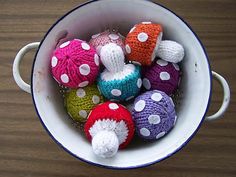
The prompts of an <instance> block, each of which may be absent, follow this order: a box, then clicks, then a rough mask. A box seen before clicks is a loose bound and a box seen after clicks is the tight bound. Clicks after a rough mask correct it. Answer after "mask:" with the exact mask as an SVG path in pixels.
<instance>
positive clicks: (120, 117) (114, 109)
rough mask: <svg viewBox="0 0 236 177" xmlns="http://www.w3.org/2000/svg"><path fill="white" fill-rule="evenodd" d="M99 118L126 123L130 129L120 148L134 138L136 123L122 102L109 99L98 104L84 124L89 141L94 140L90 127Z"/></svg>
mask: <svg viewBox="0 0 236 177" xmlns="http://www.w3.org/2000/svg"><path fill="white" fill-rule="evenodd" d="M98 120H101V121H102V120H114V121H115V122H117V123H119V122H121V121H123V122H124V123H125V124H126V127H127V129H128V135H127V137H126V139H125V141H124V142H123V143H121V144H120V146H119V148H120V149H121V148H124V147H126V146H127V145H128V144H129V142H130V141H131V140H132V138H133V135H134V123H133V120H132V116H131V113H130V112H129V111H128V110H127V109H126V108H125V107H124V106H122V105H121V104H117V103H113V102H110V101H108V102H105V103H102V104H100V105H98V106H96V107H95V108H94V109H93V110H92V111H91V113H90V115H89V117H88V120H87V122H86V123H85V126H84V131H85V134H86V136H87V138H88V140H89V141H91V140H92V136H91V134H90V128H91V127H92V126H93V125H94V124H95V122H96V121H98Z"/></svg>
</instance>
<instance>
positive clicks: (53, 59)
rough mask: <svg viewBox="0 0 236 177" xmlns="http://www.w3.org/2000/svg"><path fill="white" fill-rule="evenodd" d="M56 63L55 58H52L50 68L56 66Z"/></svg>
mask: <svg viewBox="0 0 236 177" xmlns="http://www.w3.org/2000/svg"><path fill="white" fill-rule="evenodd" d="M57 62H58V59H57V57H55V56H53V57H52V61H51V65H52V67H55V66H57Z"/></svg>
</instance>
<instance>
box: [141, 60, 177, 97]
mask: <svg viewBox="0 0 236 177" xmlns="http://www.w3.org/2000/svg"><path fill="white" fill-rule="evenodd" d="M179 80H180V68H179V66H178V65H177V64H175V63H169V62H167V61H164V60H161V59H159V60H157V61H156V62H154V63H153V64H152V65H151V66H149V67H145V68H144V69H143V86H144V87H145V89H146V90H160V91H163V92H165V93H166V94H168V95H171V94H173V93H174V92H175V91H176V90H177V88H178V84H179Z"/></svg>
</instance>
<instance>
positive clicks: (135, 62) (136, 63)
mask: <svg viewBox="0 0 236 177" xmlns="http://www.w3.org/2000/svg"><path fill="white" fill-rule="evenodd" d="M131 62H132V63H133V64H135V65H139V66H141V63H139V62H138V61H131Z"/></svg>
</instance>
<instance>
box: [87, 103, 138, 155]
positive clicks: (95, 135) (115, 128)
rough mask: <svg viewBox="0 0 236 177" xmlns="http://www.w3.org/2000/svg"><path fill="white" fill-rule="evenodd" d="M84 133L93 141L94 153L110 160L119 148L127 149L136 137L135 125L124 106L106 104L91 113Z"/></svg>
mask: <svg viewBox="0 0 236 177" xmlns="http://www.w3.org/2000/svg"><path fill="white" fill-rule="evenodd" d="M84 131H85V134H86V136H87V138H88V139H89V140H90V141H92V148H93V152H94V153H95V154H96V155H98V156H99V157H102V158H109V157H112V156H114V155H115V154H116V153H117V151H118V149H119V148H120V149H121V148H125V147H126V146H127V145H128V144H129V143H130V141H131V140H132V138H133V135H134V123H133V120H132V117H131V114H130V112H129V111H128V110H127V109H126V108H125V107H124V106H122V105H120V104H117V103H113V102H105V103H103V104H100V105H98V106H96V107H95V108H94V109H93V110H92V111H91V113H90V115H89V117H88V120H87V122H86V123H85V126H84Z"/></svg>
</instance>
